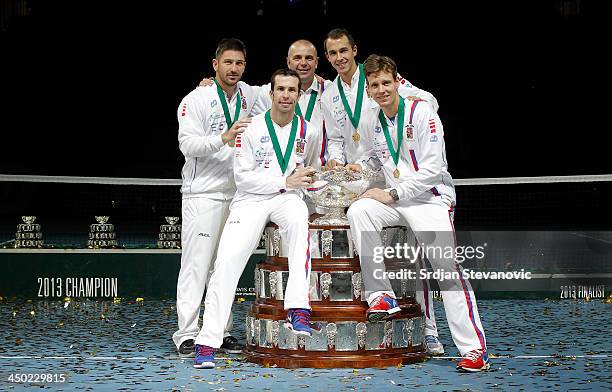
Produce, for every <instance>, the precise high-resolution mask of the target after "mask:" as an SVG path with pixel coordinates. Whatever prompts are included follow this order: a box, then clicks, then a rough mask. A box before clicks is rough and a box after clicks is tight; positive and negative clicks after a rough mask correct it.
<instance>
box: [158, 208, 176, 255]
mask: <svg viewBox="0 0 612 392" xmlns="http://www.w3.org/2000/svg"><path fill="white" fill-rule="evenodd" d="M165 219H166V222H168V224H167V225H160V226H159V240H157V247H158V248H165V249H173V248H180V247H181V225H177V223H178V221H179V220H180V219H181V218H179V217H178V216H166V217H165Z"/></svg>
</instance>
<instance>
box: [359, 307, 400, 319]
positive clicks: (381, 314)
mask: <svg viewBox="0 0 612 392" xmlns="http://www.w3.org/2000/svg"><path fill="white" fill-rule="evenodd" d="M400 310H402V309H401V308H400V307H399V306H398V307H395V308H392V309H389V310H387V311H384V310H383V311H373V312H369V313H368V314H367V317H368V321H370V322H377V321H382V320H385V319H387V318H389V317H391V316H393V315H394V314H395V313H397V312H399V311H400Z"/></svg>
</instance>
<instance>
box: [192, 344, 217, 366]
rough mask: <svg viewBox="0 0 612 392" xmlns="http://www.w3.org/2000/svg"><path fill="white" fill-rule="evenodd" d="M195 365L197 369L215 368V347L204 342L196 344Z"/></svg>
mask: <svg viewBox="0 0 612 392" xmlns="http://www.w3.org/2000/svg"><path fill="white" fill-rule="evenodd" d="M193 367H194V368H196V369H214V368H215V349H214V348H212V347H208V346H204V345H203V344H196V345H195V359H194V360H193Z"/></svg>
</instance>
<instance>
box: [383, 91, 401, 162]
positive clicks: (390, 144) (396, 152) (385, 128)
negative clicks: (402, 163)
mask: <svg viewBox="0 0 612 392" xmlns="http://www.w3.org/2000/svg"><path fill="white" fill-rule="evenodd" d="M399 98H400V102H399V108H398V110H397V150H395V149H394V148H393V140H391V135H390V134H389V127H388V126H387V119H386V118H385V114H384V113H383V111H382V109H381V110H380V111H379V112H378V120H379V121H380V125H382V128H383V131H384V133H385V140H387V147H388V148H389V152H390V153H391V157H392V158H393V162H395V166H397V163H398V161H399V155H400V154H399V153H400V149H401V148H402V139H403V136H404V109H405V107H406V105H405V104H404V99H403V98H402V97H399Z"/></svg>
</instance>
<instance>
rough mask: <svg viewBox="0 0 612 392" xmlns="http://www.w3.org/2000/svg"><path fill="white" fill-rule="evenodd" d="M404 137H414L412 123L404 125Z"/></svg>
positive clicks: (410, 138)
mask: <svg viewBox="0 0 612 392" xmlns="http://www.w3.org/2000/svg"><path fill="white" fill-rule="evenodd" d="M406 139H408V140H412V139H414V126H413V125H412V124H408V125H406Z"/></svg>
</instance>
